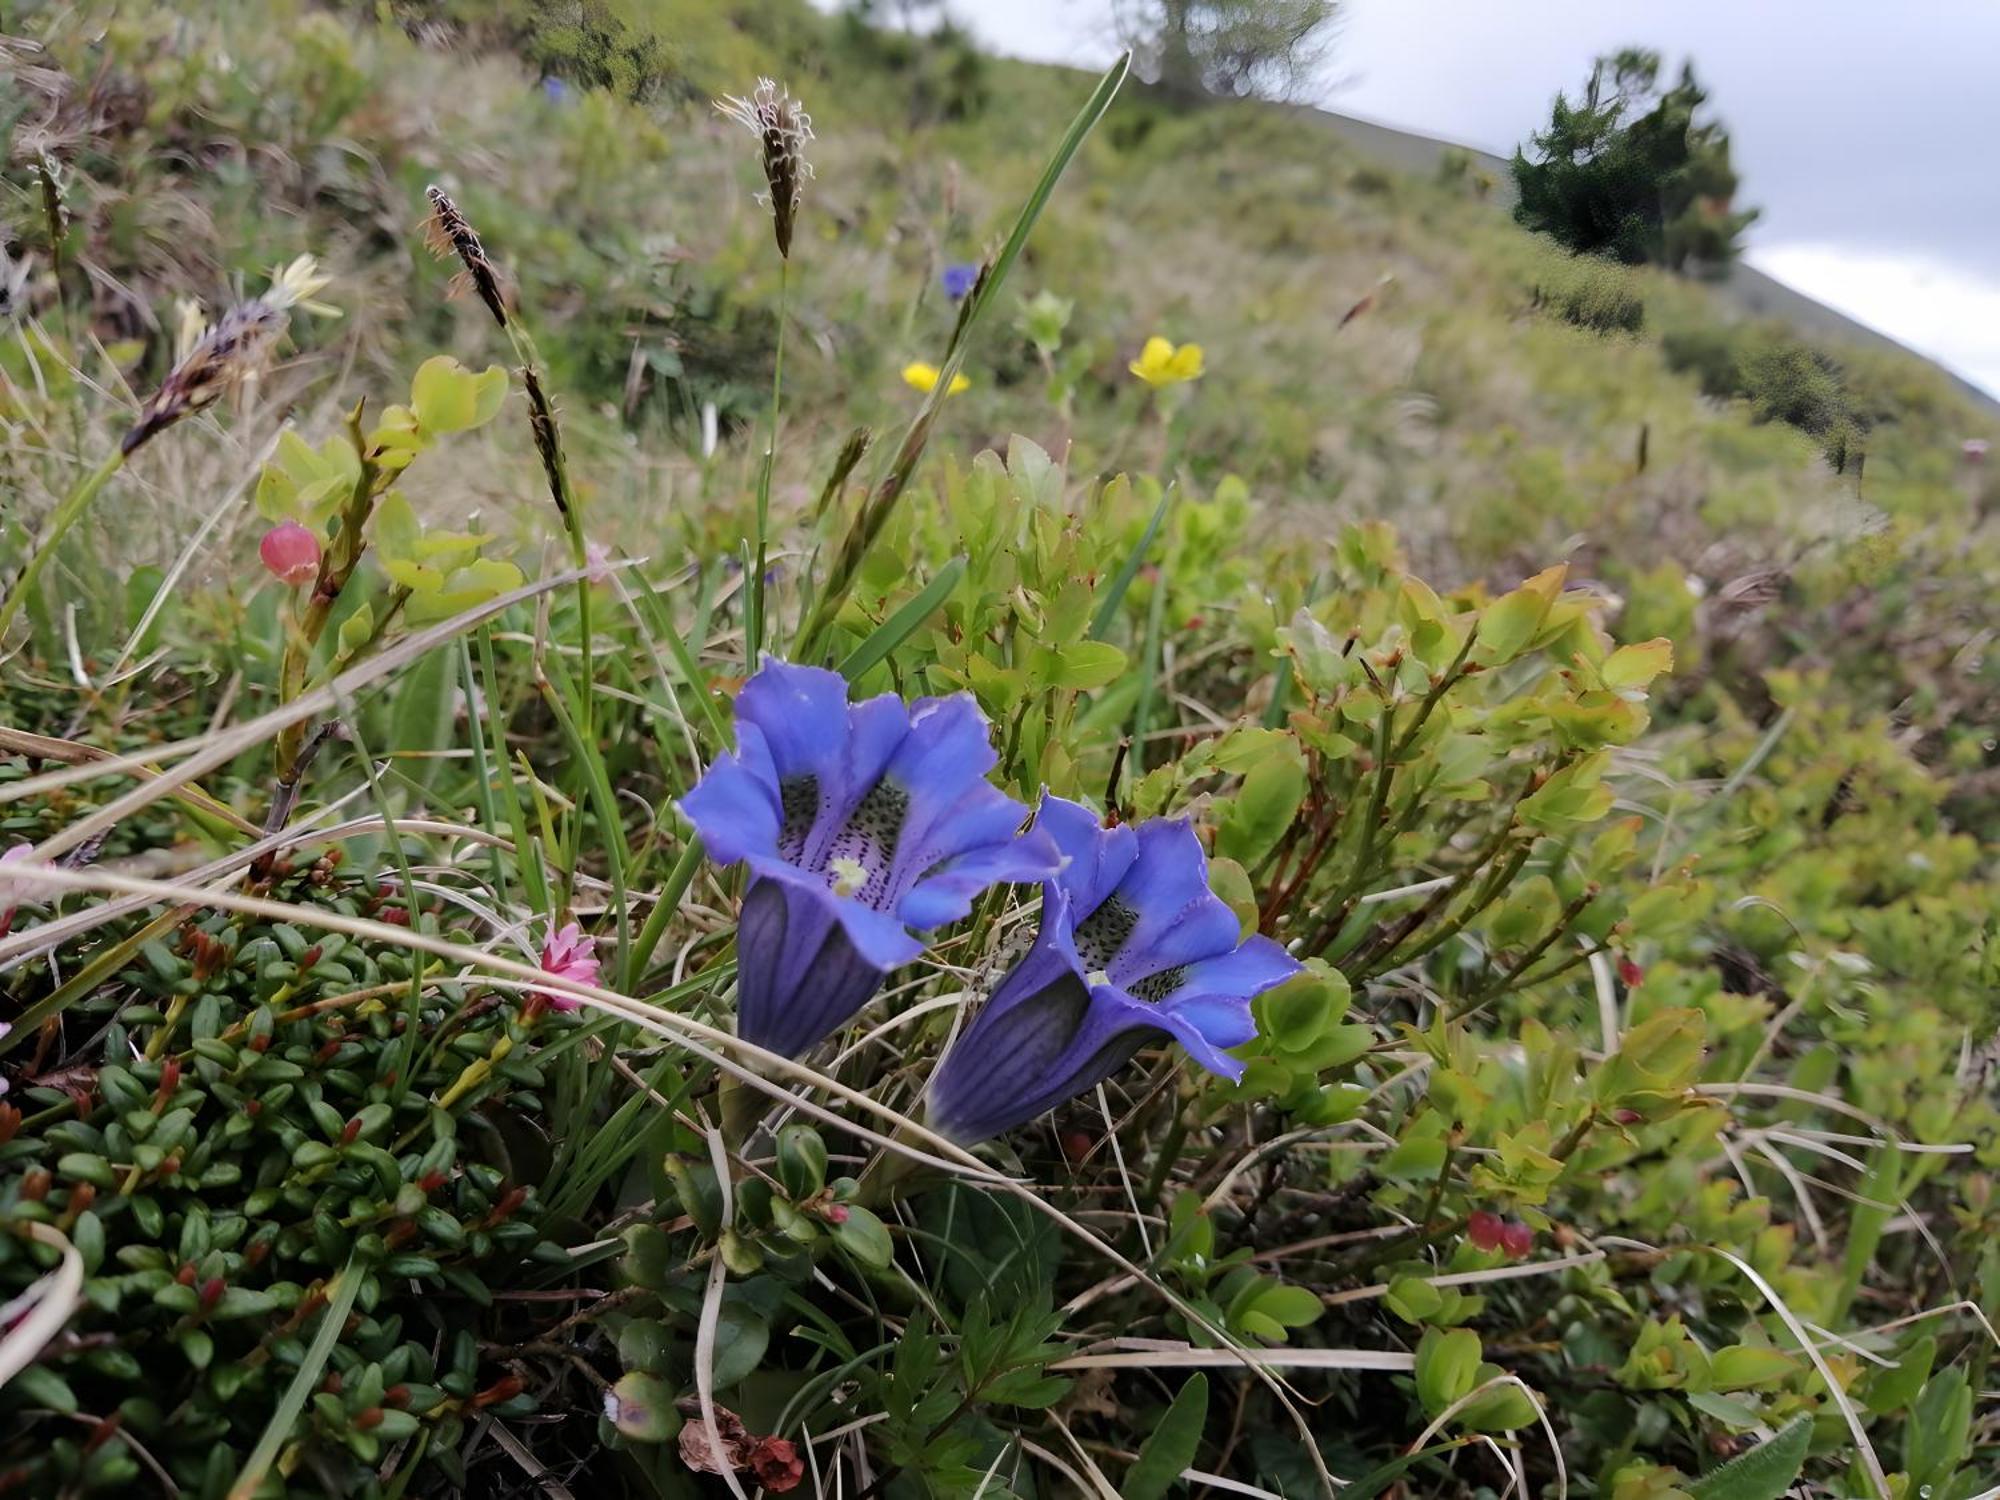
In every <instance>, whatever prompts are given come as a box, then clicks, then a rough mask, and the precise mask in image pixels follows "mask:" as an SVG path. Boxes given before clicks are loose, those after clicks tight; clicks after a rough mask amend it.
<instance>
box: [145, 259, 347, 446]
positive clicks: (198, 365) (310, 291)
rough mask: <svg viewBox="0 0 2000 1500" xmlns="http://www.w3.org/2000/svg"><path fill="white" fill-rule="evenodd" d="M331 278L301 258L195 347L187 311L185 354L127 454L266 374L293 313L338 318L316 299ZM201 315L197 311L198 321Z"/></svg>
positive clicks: (184, 316)
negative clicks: (263, 291)
mask: <svg viewBox="0 0 2000 1500" xmlns="http://www.w3.org/2000/svg"><path fill="white" fill-rule="evenodd" d="M331 279H332V278H330V277H328V276H325V275H323V274H322V273H321V272H320V269H319V263H318V262H317V261H315V260H314V259H313V258H312V257H311V256H310V255H301V256H299V257H298V258H297V259H296V260H294V261H293V262H292V263H291V264H290V265H286V266H280V267H278V268H277V269H276V270H274V271H272V273H271V286H270V290H268V291H267V292H265V293H264V295H263V296H261V297H255V298H252V299H251V300H250V301H248V302H241V303H238V304H237V305H236V306H235V307H232V308H231V309H230V310H229V311H228V312H226V313H224V314H223V315H222V318H221V320H220V321H219V322H217V323H216V325H215V326H214V327H213V328H208V329H205V330H203V331H202V332H201V334H200V335H199V337H196V338H194V339H193V340H192V343H191V344H189V343H188V337H189V334H190V333H192V332H193V329H194V326H195V325H194V322H193V321H192V320H191V319H190V318H189V316H188V313H187V310H186V308H185V307H183V309H182V314H181V335H180V336H181V341H182V343H183V345H184V346H185V352H184V353H182V354H181V356H180V358H179V359H178V360H176V361H175V363H174V367H173V369H172V370H170V371H168V372H167V378H166V379H165V380H164V381H162V382H161V384H160V388H159V390H157V391H155V392H154V393H153V397H152V399H151V400H150V401H148V402H147V403H146V404H145V405H144V406H143V407H141V408H140V410H139V419H138V421H136V422H134V423H133V424H132V430H131V431H129V432H127V433H126V434H125V441H124V442H123V443H122V444H120V447H121V448H122V449H123V451H124V452H125V453H126V454H128V455H129V454H131V453H132V451H133V450H134V449H136V448H138V447H139V445H140V444H142V443H144V442H146V441H148V440H149V439H151V438H152V437H153V436H154V435H155V434H156V433H160V432H163V431H165V430H166V429H167V428H169V427H171V426H173V425H174V423H176V422H178V421H180V419H181V418H182V417H185V416H188V415H190V414H191V413H194V412H198V411H205V410H207V409H208V408H209V407H211V406H213V405H215V403H216V402H218V401H220V400H221V399H222V398H223V396H224V395H226V394H227V393H228V392H230V391H231V390H234V389H235V388H236V387H237V386H239V385H241V384H242V383H243V382H244V381H246V380H254V379H256V378H257V377H258V376H259V375H261V374H263V372H264V371H265V369H267V368H268V367H269V365H270V363H271V356H272V354H273V353H275V352H276V350H277V347H278V343H279V341H280V340H281V339H283V338H284V336H285V333H286V330H288V329H289V328H290V327H291V322H292V319H291V310H292V309H293V308H295V307H302V308H304V309H305V310H306V311H308V312H316V313H323V314H326V315H329V316H333V317H338V316H339V310H338V309H336V308H332V307H329V306H327V305H326V304H325V303H322V302H315V301H313V300H312V299H313V296H314V294H315V293H317V292H318V291H319V290H320V289H321V288H323V287H324V286H326V284H327V283H328V281H330V280H331ZM199 312H200V310H199V309H196V310H195V317H196V318H198V317H199Z"/></svg>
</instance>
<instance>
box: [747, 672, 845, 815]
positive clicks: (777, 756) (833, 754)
mask: <svg viewBox="0 0 2000 1500" xmlns="http://www.w3.org/2000/svg"><path fill="white" fill-rule="evenodd" d="M736 721H737V723H738V725H742V724H755V725H756V726H757V727H758V728H759V729H760V730H762V731H763V733H764V739H765V742H766V743H767V744H768V745H769V746H770V748H771V761H772V764H773V766H774V767H775V768H776V770H777V774H778V776H779V778H780V779H781V780H782V779H784V778H786V777H790V776H800V775H810V776H816V777H818V778H819V780H820V783H821V785H822V787H824V786H826V785H827V784H828V783H830V782H833V781H835V780H837V779H838V777H839V772H840V771H841V769H842V768H843V760H844V752H845V751H846V749H847V735H848V729H847V679H846V678H844V677H842V676H841V675H840V674H839V673H838V672H829V671H827V670H826V669H825V668H823V667H797V666H793V665H792V664H791V663H790V662H788V661H779V660H778V659H777V658H776V657H773V656H767V657H765V658H764V664H763V666H762V667H760V668H759V669H758V671H757V673H756V675H755V676H753V677H752V678H751V679H750V680H749V681H748V682H746V683H744V684H743V690H742V691H741V692H739V693H738V694H737V695H736Z"/></svg>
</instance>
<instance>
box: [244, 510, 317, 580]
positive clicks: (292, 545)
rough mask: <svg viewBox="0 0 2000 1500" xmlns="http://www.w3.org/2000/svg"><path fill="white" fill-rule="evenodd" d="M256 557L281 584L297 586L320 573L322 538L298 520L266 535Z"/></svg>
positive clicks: (282, 525)
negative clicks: (320, 545)
mask: <svg viewBox="0 0 2000 1500" xmlns="http://www.w3.org/2000/svg"><path fill="white" fill-rule="evenodd" d="M257 555H258V556H259V557H261V558H263V559H264V566H265V567H266V568H268V569H270V570H271V575H272V576H273V577H274V578H276V579H278V580H279V582H281V583H288V584H291V585H292V586H293V587H297V586H298V585H299V584H302V583H310V582H311V581H312V579H313V578H314V576H315V575H317V574H318V572H319V538H318V537H316V536H314V535H313V534H312V533H311V532H310V531H308V530H306V528H305V527H303V526H301V525H300V524H299V523H298V522H297V521H286V522H283V523H282V524H280V525H277V526H273V527H272V528H271V529H270V530H269V531H267V532H265V533H264V540H263V541H261V542H259V543H258V544H257Z"/></svg>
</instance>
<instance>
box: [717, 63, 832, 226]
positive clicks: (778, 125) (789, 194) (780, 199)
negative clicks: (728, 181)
mask: <svg viewBox="0 0 2000 1500" xmlns="http://www.w3.org/2000/svg"><path fill="white" fill-rule="evenodd" d="M715 107H716V109H717V110H718V111H720V112H721V113H722V115H723V116H724V117H725V118H728V119H731V120H734V121H736V123H737V124H739V125H741V126H742V127H743V128H744V129H746V130H748V131H749V132H750V133H751V134H752V135H754V136H756V137H757V144H758V148H759V150H760V151H761V153H762V156H763V164H764V180H765V182H767V183H768V184H769V185H770V189H771V191H770V193H769V195H768V197H766V198H765V199H764V200H763V201H764V202H766V203H767V204H768V206H769V207H770V210H771V228H772V230H773V232H774V233H775V235H776V237H777V241H778V254H780V255H782V256H784V257H785V258H786V259H787V260H789V259H791V254H792V225H793V223H794V221H795V220H796V219H797V217H798V212H799V202H800V200H801V199H802V198H803V197H804V195H805V185H806V183H808V182H809V181H811V180H812V175H813V166H812V163H811V162H809V161H807V160H806V143H807V142H808V141H810V140H811V139H812V138H813V128H812V116H811V115H809V114H807V113H806V112H805V110H804V109H803V108H801V107H800V105H799V101H798V100H796V99H794V98H793V97H792V94H791V90H789V89H787V88H785V87H784V86H783V85H781V84H778V83H774V82H773V81H772V80H771V79H769V78H760V79H758V80H757V87H756V88H755V89H754V90H752V91H751V94H750V97H749V98H747V99H739V98H737V97H736V96H735V95H733V94H728V95H724V96H723V97H722V98H720V99H718V100H716V101H715Z"/></svg>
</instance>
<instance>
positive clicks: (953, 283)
mask: <svg viewBox="0 0 2000 1500" xmlns="http://www.w3.org/2000/svg"><path fill="white" fill-rule="evenodd" d="M940 279H941V280H942V281H943V282H944V294H945V295H946V296H947V297H949V298H951V300H952V301H954V302H957V301H959V300H960V299H961V298H963V297H964V296H965V294H966V293H967V292H969V291H971V290H972V289H973V287H975V286H977V285H978V284H979V267H977V266H975V265H972V264H970V263H968V262H965V261H954V262H953V263H952V264H951V265H948V266H946V267H945V268H944V273H943V275H942V277H941V278H940Z"/></svg>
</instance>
